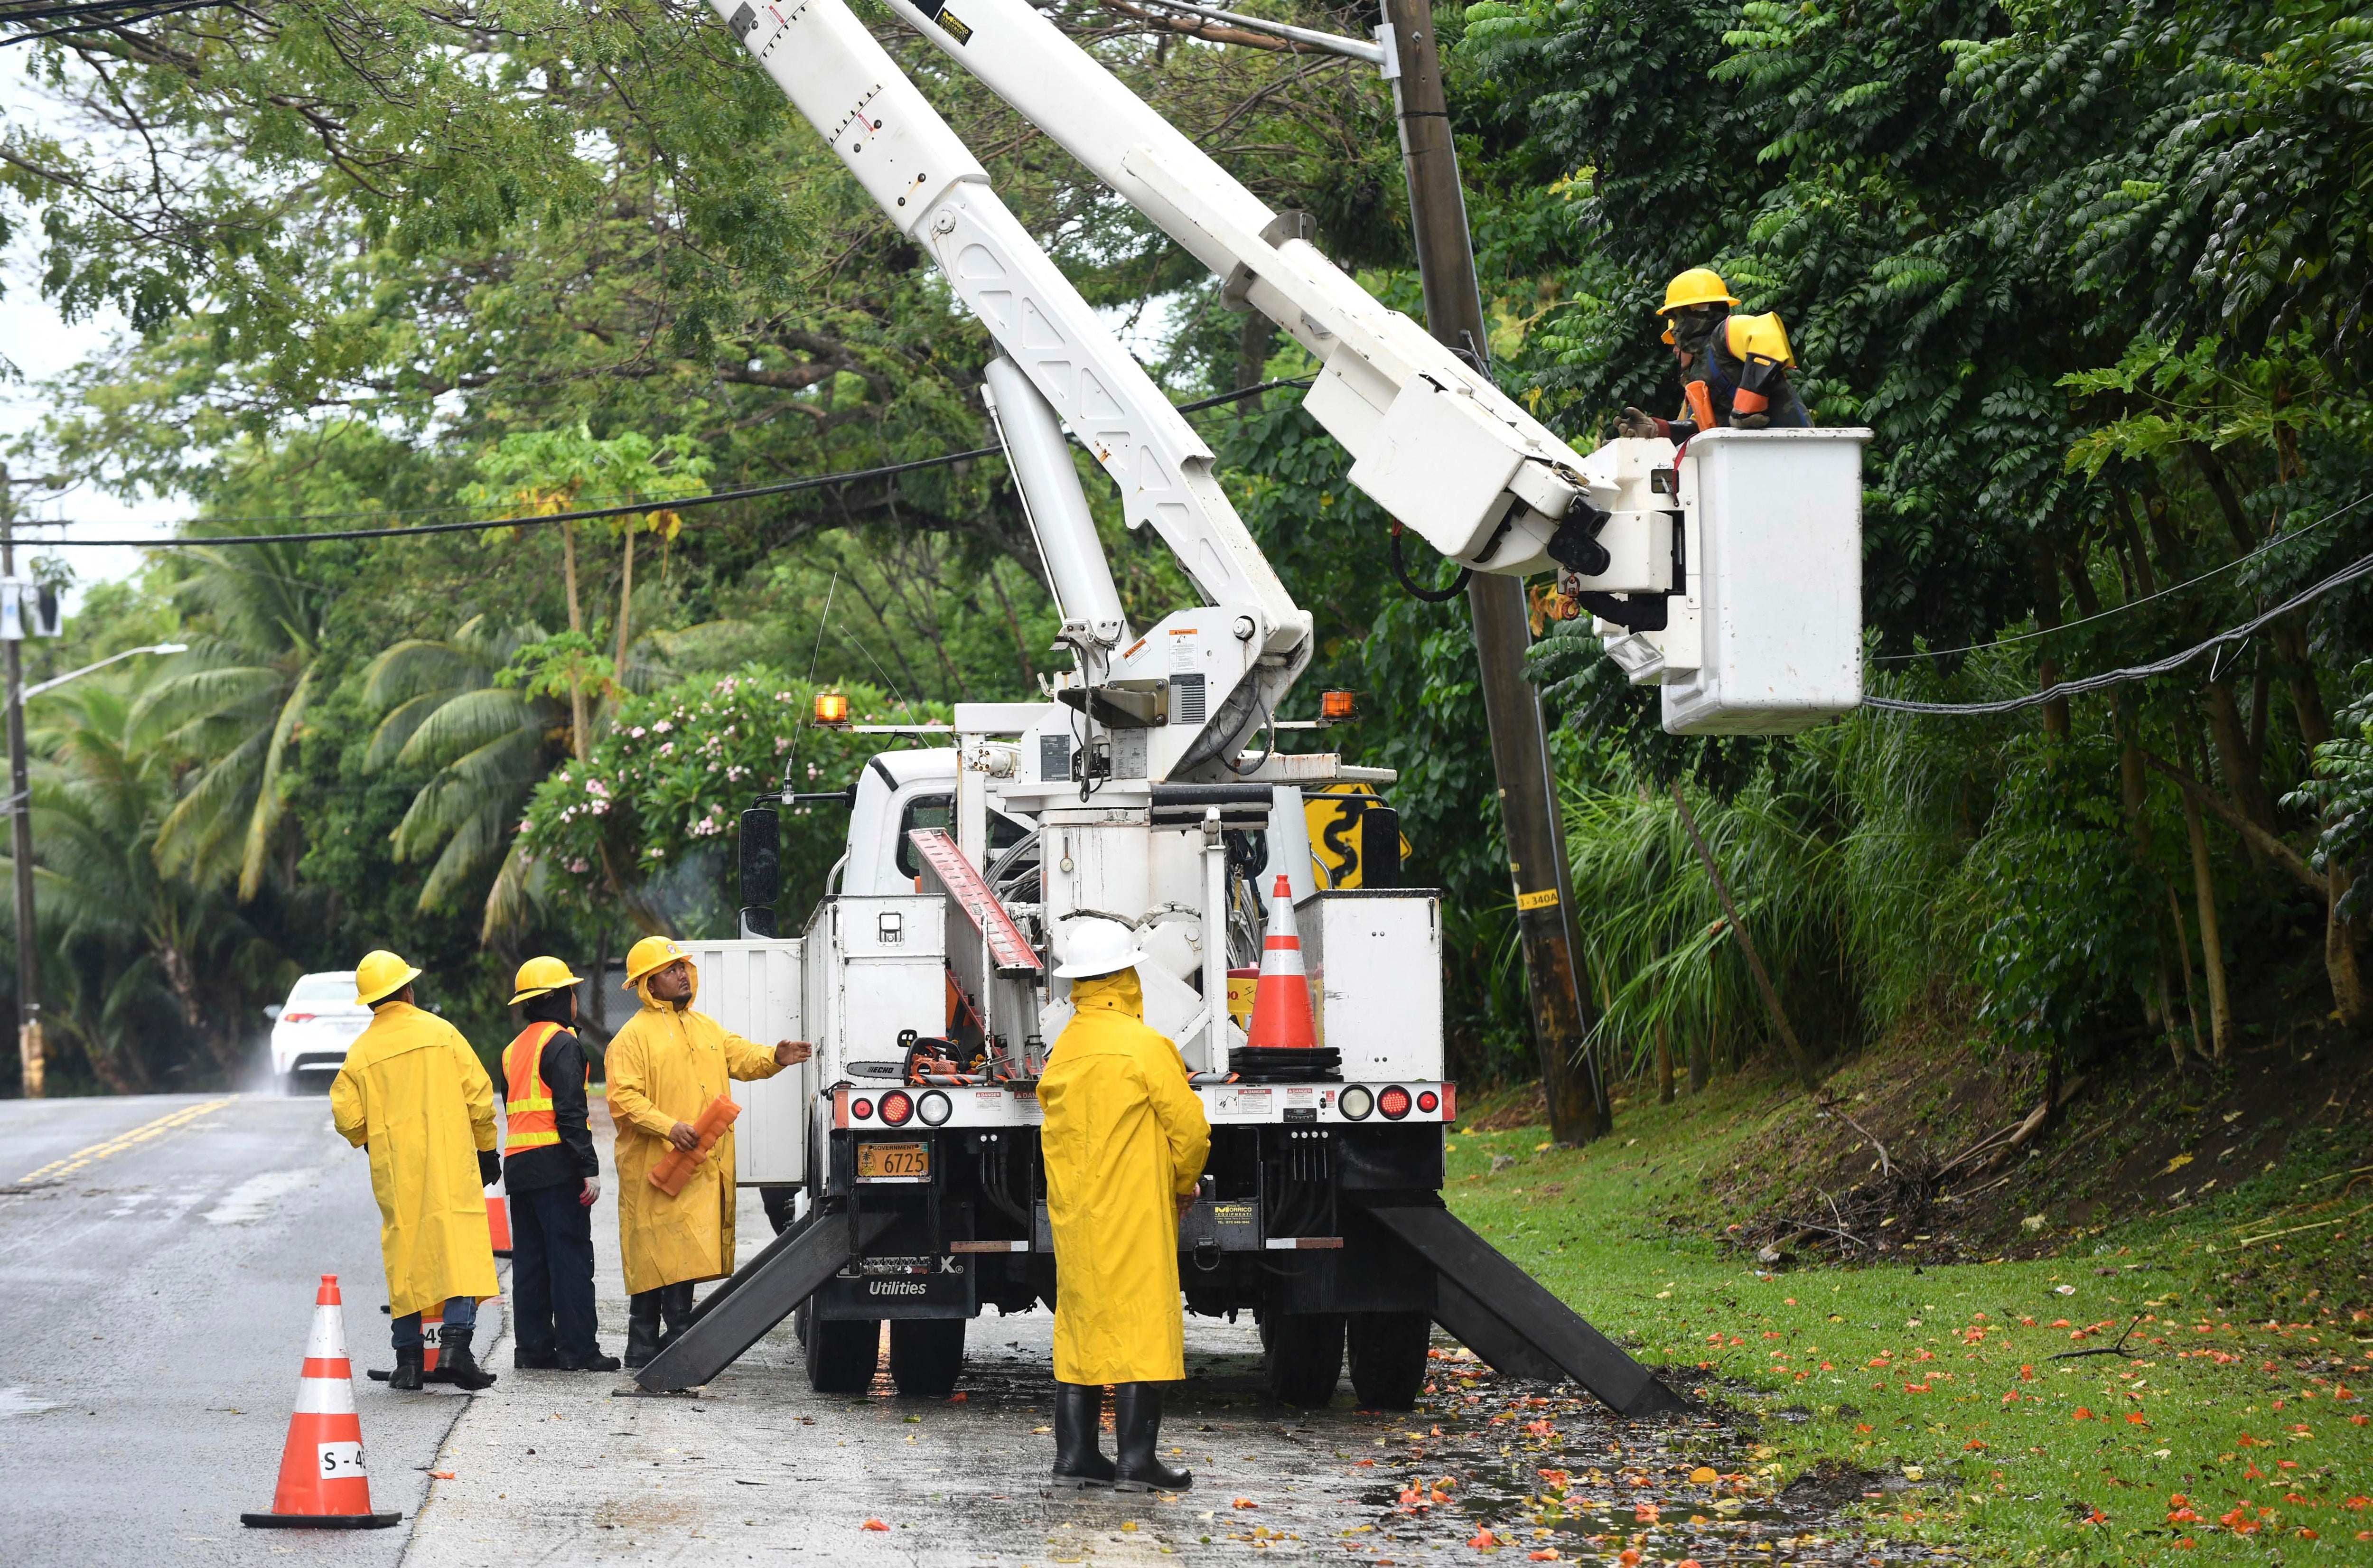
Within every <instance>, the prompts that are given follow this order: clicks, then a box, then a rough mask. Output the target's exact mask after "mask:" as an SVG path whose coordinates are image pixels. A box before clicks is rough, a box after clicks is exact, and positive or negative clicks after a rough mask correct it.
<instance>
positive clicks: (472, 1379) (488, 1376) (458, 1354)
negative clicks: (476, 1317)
mask: <svg viewBox="0 0 2373 1568" xmlns="http://www.w3.org/2000/svg"><path fill="white" fill-rule="evenodd" d="M473 1332H474V1329H472V1328H462V1326H461V1325H460V1324H458V1323H448V1324H446V1325H444V1326H443V1327H442V1328H438V1330H437V1370H438V1371H439V1372H441V1373H443V1374H444V1375H445V1381H447V1382H448V1383H450V1384H451V1385H453V1387H456V1388H460V1389H462V1390H464V1391H465V1392H468V1393H472V1394H474V1393H476V1392H477V1391H478V1390H479V1389H481V1388H491V1387H494V1386H495V1375H494V1374H493V1373H491V1372H488V1371H487V1370H486V1369H485V1367H483V1366H480V1365H479V1364H478V1358H477V1357H475V1356H473V1355H472V1354H471V1353H470V1336H471V1335H472V1333H473Z"/></svg>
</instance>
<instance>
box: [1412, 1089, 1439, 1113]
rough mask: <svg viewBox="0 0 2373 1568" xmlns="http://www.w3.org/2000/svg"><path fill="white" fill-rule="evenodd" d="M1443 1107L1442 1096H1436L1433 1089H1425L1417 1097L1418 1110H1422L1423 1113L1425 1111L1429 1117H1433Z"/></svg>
mask: <svg viewBox="0 0 2373 1568" xmlns="http://www.w3.org/2000/svg"><path fill="white" fill-rule="evenodd" d="M1441 1105H1442V1096H1441V1095H1439V1094H1435V1093H1434V1092H1433V1091H1432V1090H1431V1089H1424V1090H1420V1091H1419V1093H1418V1097H1417V1108H1418V1109H1420V1110H1421V1111H1423V1112H1424V1113H1425V1114H1426V1115H1428V1116H1432V1114H1433V1113H1434V1112H1435V1111H1436V1110H1437V1109H1439V1108H1440V1107H1441Z"/></svg>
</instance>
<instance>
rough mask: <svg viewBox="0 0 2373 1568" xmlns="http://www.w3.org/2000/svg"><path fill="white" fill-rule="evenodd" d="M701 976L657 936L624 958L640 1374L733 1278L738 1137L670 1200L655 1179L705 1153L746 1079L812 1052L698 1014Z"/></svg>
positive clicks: (624, 1239)
mask: <svg viewBox="0 0 2373 1568" xmlns="http://www.w3.org/2000/svg"><path fill="white" fill-rule="evenodd" d="M699 986H700V974H699V971H698V969H697V968H696V967H695V965H694V964H693V962H692V957H691V955H690V954H687V953H686V952H684V948H683V946H682V945H681V944H680V943H678V942H674V941H673V940H672V939H671V938H668V937H663V936H649V937H645V938H643V939H642V940H641V941H640V942H637V943H635V945H634V947H633V948H632V949H630V950H629V951H628V952H627V954H626V989H628V990H631V991H634V992H635V993H637V995H638V996H640V997H641V998H642V1003H643V1005H642V1007H641V1009H640V1010H639V1011H637V1012H636V1014H635V1015H634V1017H632V1018H630V1019H628V1020H627V1021H626V1024H625V1027H623V1028H621V1029H620V1030H619V1031H618V1033H617V1035H616V1036H615V1037H614V1038H613V1039H612V1040H611V1042H610V1056H609V1079H610V1115H611V1117H612V1118H613V1119H614V1121H615V1122H616V1123H617V1127H618V1148H617V1164H618V1241H619V1250H620V1251H621V1252H622V1253H623V1254H624V1261H625V1273H626V1295H627V1303H626V1305H627V1315H626V1356H625V1362H626V1364H627V1365H628V1366H642V1365H645V1364H647V1363H649V1361H650V1360H651V1358H652V1357H654V1356H656V1355H657V1354H659V1352H660V1351H661V1350H663V1349H665V1348H666V1347H667V1346H668V1345H669V1344H670V1343H672V1341H673V1340H674V1339H675V1337H676V1336H677V1335H679V1334H681V1333H682V1332H684V1326H685V1325H686V1324H688V1323H690V1322H691V1320H692V1287H693V1286H694V1285H695V1284H696V1283H697V1282H698V1281H702V1280H714V1279H719V1278H721V1277H722V1276H724V1275H727V1274H731V1272H733V1207H734V1159H733V1131H732V1129H731V1127H730V1126H729V1127H727V1128H726V1129H725V1130H724V1131H723V1132H722V1133H721V1134H719V1137H718V1140H717V1144H716V1147H715V1148H714V1149H713V1150H712V1151H711V1153H710V1155H709V1157H708V1158H707V1159H705V1160H702V1161H701V1162H700V1163H699V1164H696V1165H695V1166H694V1167H693V1169H692V1173H691V1175H690V1176H688V1177H687V1178H686V1179H685V1181H684V1186H683V1187H682V1188H680V1189H679V1190H678V1191H677V1192H676V1193H675V1194H674V1195H673V1196H672V1197H671V1196H670V1195H669V1194H667V1193H666V1192H664V1191H662V1190H660V1188H658V1187H656V1186H654V1185H653V1184H652V1181H651V1169H652V1167H653V1166H654V1165H656V1164H658V1163H659V1162H660V1159H661V1158H663V1157H664V1156H665V1155H666V1153H667V1152H668V1151H669V1150H670V1149H671V1148H673V1149H684V1150H692V1149H696V1148H698V1147H699V1145H700V1134H699V1133H698V1131H696V1129H695V1128H694V1126H693V1124H694V1123H695V1122H696V1121H698V1120H699V1119H700V1116H701V1113H702V1112H703V1111H705V1110H707V1107H708V1106H709V1103H710V1102H711V1101H713V1100H716V1099H718V1098H719V1097H720V1096H721V1095H723V1094H725V1091H726V1085H727V1083H728V1082H730V1081H731V1080H732V1079H736V1078H741V1079H758V1078H771V1077H773V1076H774V1075H775V1074H776V1073H777V1072H779V1071H782V1070H783V1069H784V1068H786V1067H789V1066H790V1065H791V1064H792V1063H794V1062H801V1061H805V1060H807V1059H808V1056H809V1054H810V1051H811V1047H809V1045H808V1044H807V1042H805V1041H803V1040H784V1041H781V1042H779V1043H777V1045H776V1047H774V1048H773V1049H772V1050H771V1051H770V1050H768V1049H767V1048H766V1047H764V1046H760V1045H757V1044H754V1042H752V1041H749V1040H745V1039H743V1038H742V1036H739V1035H736V1034H733V1033H731V1031H730V1030H728V1029H727V1028H726V1027H725V1026H724V1025H723V1024H719V1023H718V1022H717V1020H716V1019H714V1018H711V1017H709V1016H708V1015H707V1013H705V1012H696V1011H695V1010H694V1008H693V1005H692V1003H693V999H694V997H695V996H696V995H697V994H698V990H699Z"/></svg>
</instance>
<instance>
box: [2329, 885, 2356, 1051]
mask: <svg viewBox="0 0 2373 1568" xmlns="http://www.w3.org/2000/svg"><path fill="white" fill-rule="evenodd" d="M2331 877H2332V908H2331V911H2330V913H2328V914H2326V915H2325V916H2324V920H2323V969H2324V973H2325V974H2327V975H2329V976H2330V977H2332V1011H2334V1012H2338V1013H2339V1014H2340V1022H2341V1023H2342V1024H2343V1025H2344V1026H2345V1027H2347V1028H2349V1029H2352V1030H2361V1029H2362V1028H2363V1027H2364V1026H2365V977H2364V975H2363V974H2362V972H2360V971H2359V970H2358V968H2357V965H2356V933H2355V930H2352V929H2351V928H2350V925H2349V922H2348V921H2347V920H2346V919H2344V918H2343V917H2342V915H2341V913H2340V901H2341V899H2342V898H2344V897H2345V896H2346V895H2347V893H2348V889H2349V884H2350V883H2353V882H2355V880H2356V879H2355V877H2353V876H2352V875H2350V874H2349V872H2348V869H2347V868H2346V867H2345V866H2344V865H2342V864H2341V863H2340V861H2339V860H2333V861H2332V870H2331Z"/></svg>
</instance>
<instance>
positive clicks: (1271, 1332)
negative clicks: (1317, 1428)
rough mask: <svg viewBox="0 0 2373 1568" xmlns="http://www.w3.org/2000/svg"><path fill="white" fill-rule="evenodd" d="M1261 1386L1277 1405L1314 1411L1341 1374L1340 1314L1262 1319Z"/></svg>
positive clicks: (1330, 1393) (1331, 1395)
mask: <svg viewBox="0 0 2373 1568" xmlns="http://www.w3.org/2000/svg"><path fill="white" fill-rule="evenodd" d="M1261 1342H1262V1345H1263V1346H1264V1347H1265V1349H1266V1351H1267V1353H1266V1354H1265V1355H1263V1356H1262V1357H1261V1386H1262V1387H1263V1388H1264V1389H1265V1390H1266V1391H1267V1393H1268V1397H1269V1398H1272V1399H1275V1400H1277V1401H1278V1402H1279V1403H1280V1404H1286V1405H1303V1406H1306V1407H1309V1408H1311V1409H1314V1410H1315V1409H1317V1408H1318V1407H1320V1406H1323V1405H1325V1404H1327V1402H1328V1401H1330V1400H1332V1399H1333V1398H1335V1384H1336V1382H1337V1380H1338V1378H1340V1377H1341V1375H1342V1372H1343V1315H1342V1314H1341V1313H1339V1312H1310V1313H1279V1314H1277V1315H1276V1316H1264V1317H1263V1318H1262V1319H1261Z"/></svg>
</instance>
